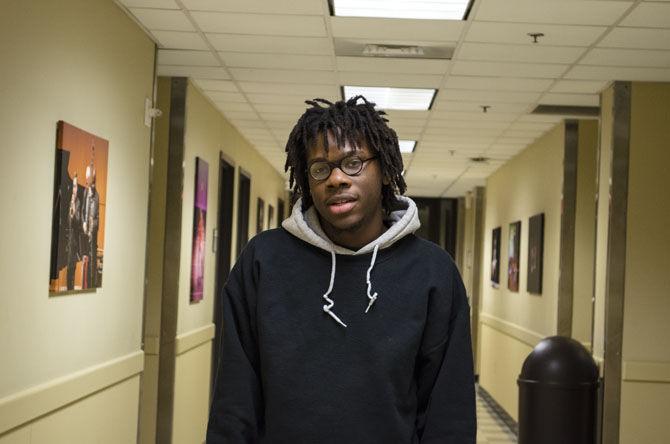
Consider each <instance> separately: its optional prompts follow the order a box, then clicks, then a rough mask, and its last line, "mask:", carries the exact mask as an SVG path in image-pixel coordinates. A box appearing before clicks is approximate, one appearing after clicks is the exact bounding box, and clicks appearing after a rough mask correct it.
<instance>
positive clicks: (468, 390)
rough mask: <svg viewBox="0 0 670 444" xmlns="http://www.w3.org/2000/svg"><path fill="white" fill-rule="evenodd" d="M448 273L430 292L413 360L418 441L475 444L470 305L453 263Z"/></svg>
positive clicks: (475, 427)
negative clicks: (417, 353) (442, 286)
mask: <svg viewBox="0 0 670 444" xmlns="http://www.w3.org/2000/svg"><path fill="white" fill-rule="evenodd" d="M449 275H450V276H451V282H449V283H448V284H447V285H446V287H447V288H445V289H436V290H435V291H434V294H433V295H431V301H430V305H429V313H428V321H427V324H426V330H425V332H424V339H423V342H422V348H421V352H420V356H419V357H418V362H417V375H418V380H417V386H418V391H417V394H418V415H417V435H418V437H419V438H420V442H421V444H433V443H455V444H471V443H472V444H474V443H475V440H476V434H477V420H476V410H475V409H476V407H475V381H474V370H473V364H472V345H471V340H470V307H469V305H468V300H467V296H466V294H465V288H464V287H463V282H462V281H461V277H460V275H459V274H458V271H457V269H456V267H455V265H453V264H452V272H451V273H450V274H449ZM440 293H442V294H440ZM445 293H446V294H445Z"/></svg>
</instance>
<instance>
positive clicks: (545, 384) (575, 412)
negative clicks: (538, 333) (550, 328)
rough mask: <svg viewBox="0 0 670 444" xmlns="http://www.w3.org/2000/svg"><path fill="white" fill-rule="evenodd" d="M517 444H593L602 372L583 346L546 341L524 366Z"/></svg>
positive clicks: (561, 340) (564, 340)
mask: <svg viewBox="0 0 670 444" xmlns="http://www.w3.org/2000/svg"><path fill="white" fill-rule="evenodd" d="M517 383H518V384H519V444H593V443H594V442H595V436H596V434H595V432H596V405H597V404H596V397H597V388H598V367H597V366H596V363H595V362H594V361H593V358H592V357H591V354H590V353H589V352H588V350H586V349H585V348H584V347H583V346H582V345H581V344H580V343H579V342H577V341H575V340H574V339H571V338H566V337H563V336H552V337H550V338H546V339H544V340H542V341H541V342H540V343H539V344H538V345H537V346H536V347H535V349H534V350H533V351H532V352H531V353H530V354H529V355H528V357H527V358H526V360H525V361H524V363H523V368H522V369H521V374H520V375H519V379H518V381H517Z"/></svg>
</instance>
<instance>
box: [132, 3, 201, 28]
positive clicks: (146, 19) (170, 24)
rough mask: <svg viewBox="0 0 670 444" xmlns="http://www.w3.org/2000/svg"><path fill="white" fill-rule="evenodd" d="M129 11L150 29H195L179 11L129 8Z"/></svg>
mask: <svg viewBox="0 0 670 444" xmlns="http://www.w3.org/2000/svg"><path fill="white" fill-rule="evenodd" d="M130 12H131V13H132V14H133V15H134V16H135V17H136V18H137V20H139V21H140V23H142V25H144V27H146V28H147V29H149V30H151V31H154V30H163V31H191V32H193V31H195V29H193V26H192V25H191V22H189V21H188V18H186V16H185V15H184V13H183V12H181V11H169V10H166V9H141V8H131V9H130Z"/></svg>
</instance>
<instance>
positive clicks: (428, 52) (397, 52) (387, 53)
mask: <svg viewBox="0 0 670 444" xmlns="http://www.w3.org/2000/svg"><path fill="white" fill-rule="evenodd" d="M334 43H335V55H338V56H349V57H379V58H403V59H443V60H444V59H446V60H449V59H451V57H452V56H453V54H454V50H455V48H454V47H452V46H440V45H403V44H400V43H395V42H394V43H392V44H391V43H373V42H363V41H355V40H346V39H334Z"/></svg>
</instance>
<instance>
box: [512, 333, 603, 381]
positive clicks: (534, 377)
mask: <svg viewBox="0 0 670 444" xmlns="http://www.w3.org/2000/svg"><path fill="white" fill-rule="evenodd" d="M519 379H520V380H525V381H528V382H531V381H532V382H540V383H549V384H584V383H596V382H597V381H598V366H597V365H596V363H595V361H594V360H593V358H592V357H591V354H590V353H589V351H588V350H586V348H584V346H583V345H582V344H580V343H579V342H577V341H575V340H574V339H572V338H567V337H564V336H552V337H549V338H546V339H543V340H542V341H540V343H539V344H537V346H536V347H535V349H533V351H532V352H531V353H530V354H529V355H528V357H527V358H526V360H525V361H524V363H523V367H522V369H521V374H520V375H519Z"/></svg>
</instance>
